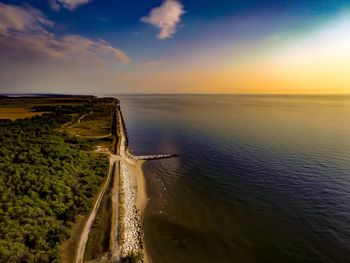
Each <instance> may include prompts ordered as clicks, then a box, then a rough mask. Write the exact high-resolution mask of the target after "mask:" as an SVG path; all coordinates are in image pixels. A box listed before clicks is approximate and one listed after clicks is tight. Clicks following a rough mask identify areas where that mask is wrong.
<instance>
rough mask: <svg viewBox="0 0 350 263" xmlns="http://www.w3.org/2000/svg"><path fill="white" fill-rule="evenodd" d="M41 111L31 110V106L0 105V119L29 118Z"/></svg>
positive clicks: (39, 113)
mask: <svg viewBox="0 0 350 263" xmlns="http://www.w3.org/2000/svg"><path fill="white" fill-rule="evenodd" d="M43 113H44V112H33V111H32V109H31V108H22V107H20V108H18V107H1V105H0V119H10V120H17V119H24V118H31V117H33V116H36V115H41V114H43Z"/></svg>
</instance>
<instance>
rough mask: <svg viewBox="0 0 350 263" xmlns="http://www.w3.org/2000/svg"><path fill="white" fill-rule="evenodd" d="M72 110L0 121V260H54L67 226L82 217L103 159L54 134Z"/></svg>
mask: <svg viewBox="0 0 350 263" xmlns="http://www.w3.org/2000/svg"><path fill="white" fill-rule="evenodd" d="M73 110H76V111H78V112H80V110H79V109H78V108H74V109H71V110H69V109H67V108H65V109H64V112H63V111H60V110H57V109H56V110H55V112H53V113H48V114H43V115H41V116H36V117H33V118H31V119H22V120H16V121H9V120H0V262H55V261H57V260H58V259H57V246H58V244H59V243H61V242H62V241H63V240H64V239H66V238H67V236H68V230H69V229H68V223H69V222H71V221H74V218H75V216H76V215H77V214H79V213H87V212H88V210H89V209H90V207H91V205H92V201H93V196H94V194H95V193H96V192H97V190H98V187H99V185H100V183H101V181H102V179H103V176H105V175H106V172H107V169H108V161H107V159H106V157H104V156H102V155H97V154H92V153H88V152H87V151H84V150H83V149H84V148H86V147H87V146H86V145H84V141H83V139H75V138H73V137H71V136H69V135H67V134H64V133H60V132H57V131H56V128H58V127H60V126H61V125H62V124H63V123H66V122H68V121H69V120H70V118H71V117H70V116H69V115H68V114H66V113H67V112H69V113H70V112H71V111H73Z"/></svg>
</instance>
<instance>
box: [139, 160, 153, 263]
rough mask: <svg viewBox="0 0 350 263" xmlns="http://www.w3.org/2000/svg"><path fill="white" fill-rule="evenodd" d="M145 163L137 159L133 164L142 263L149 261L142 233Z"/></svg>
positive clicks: (144, 204) (146, 199) (145, 187)
mask: <svg viewBox="0 0 350 263" xmlns="http://www.w3.org/2000/svg"><path fill="white" fill-rule="evenodd" d="M144 163H145V161H144V160H139V161H137V162H136V165H135V168H136V169H135V170H136V171H135V175H136V184H137V197H136V208H137V209H138V211H140V212H139V213H140V215H139V220H140V224H141V229H142V245H143V249H142V252H143V262H144V263H151V262H152V261H151V260H150V257H149V255H148V253H147V249H146V243H145V238H144V237H145V233H144V227H143V219H144V216H145V208H146V206H147V203H148V200H149V199H148V193H147V185H146V177H145V174H144V171H143V169H142V166H143V164H144Z"/></svg>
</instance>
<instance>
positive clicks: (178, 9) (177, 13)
mask: <svg viewBox="0 0 350 263" xmlns="http://www.w3.org/2000/svg"><path fill="white" fill-rule="evenodd" d="M184 13H185V11H184V8H183V5H182V4H181V3H180V2H178V1H177V0H165V1H164V2H163V3H162V4H161V6H159V7H155V8H153V9H152V10H151V12H150V13H149V14H148V16H145V17H142V18H141V21H142V22H145V23H149V24H151V25H153V26H156V27H158V28H160V32H159V35H158V38H160V39H165V38H168V37H171V36H172V35H173V34H174V33H175V31H176V26H177V24H178V23H180V21H181V16H182V15H183V14H184Z"/></svg>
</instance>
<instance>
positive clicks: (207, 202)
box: [116, 95, 350, 263]
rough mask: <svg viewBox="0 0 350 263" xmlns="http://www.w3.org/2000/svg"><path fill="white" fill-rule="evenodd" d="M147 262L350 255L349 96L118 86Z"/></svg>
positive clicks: (340, 258)
mask: <svg viewBox="0 0 350 263" xmlns="http://www.w3.org/2000/svg"><path fill="white" fill-rule="evenodd" d="M116 97H118V98H119V99H120V100H121V108H122V111H123V114H124V118H125V123H126V128H127V131H128V136H129V147H130V150H131V152H132V153H134V154H137V155H138V154H139V155H144V154H163V153H174V154H177V155H178V157H176V158H171V159H164V160H154V161H147V162H146V163H145V164H144V166H143V170H144V173H145V177H146V183H147V192H148V195H149V202H148V205H147V208H146V210H145V213H144V220H143V228H144V239H145V247H146V251H147V254H148V255H149V257H150V258H151V260H152V262H153V263H185V262H195V263H197V262H201V263H205V262H208V263H209V262H210V263H213V262H233V263H235V262H237V263H240V262H242V263H253V262H254V263H255V262H256V263H264V262H270V263H275V262H276V263H288V262H295V263H299V262H301V263H308V262H327V263H328V262H329V263H336V262H342V263H343V262H344V263H349V262H350V97H349V96H337V95H328V96H326V95H317V96H315V95H308V96H301V95H283V96H282V95H117V96H116Z"/></svg>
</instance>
